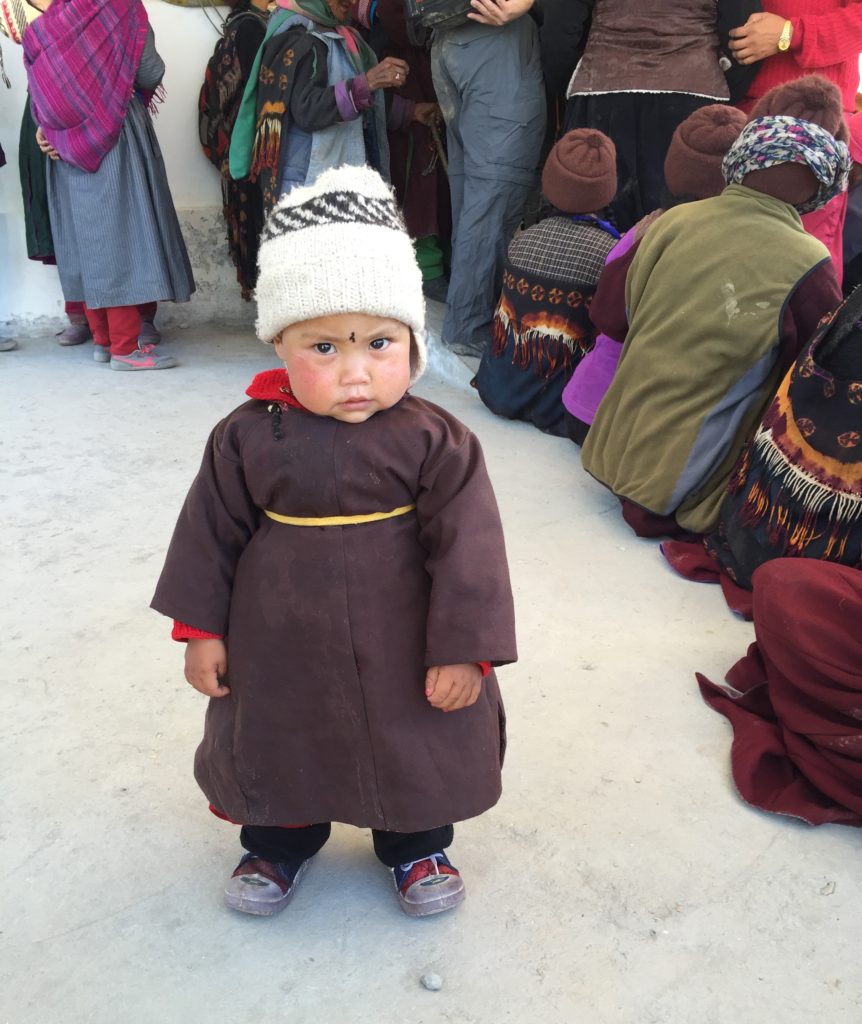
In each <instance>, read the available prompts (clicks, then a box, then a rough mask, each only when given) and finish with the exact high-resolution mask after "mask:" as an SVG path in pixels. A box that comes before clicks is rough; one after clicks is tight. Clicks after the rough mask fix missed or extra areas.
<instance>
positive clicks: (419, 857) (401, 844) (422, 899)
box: [372, 825, 466, 917]
mask: <svg viewBox="0 0 862 1024" xmlns="http://www.w3.org/2000/svg"><path fill="white" fill-rule="evenodd" d="M453 833H454V829H453V827H452V826H451V825H441V826H440V827H438V828H431V829H428V830H427V831H424V832H383V831H380V830H378V829H375V830H374V831H373V833H372V834H373V837H374V852H375V853H376V854H377V857H378V859H379V860H380V861H382V862H383V863H384V864H385V865H386V866H387V867H389V868H391V869H392V873H393V875H394V878H395V888H396V891H397V893H398V902H399V904H400V906H401V909H402V910H403V911H404V913H405V914H409V915H410V916H411V917H427V916H428V915H429V914H439V913H442V911H444V910H450V909H451V908H452V907H456V906H457V905H458V904H459V903H462V902H463V900H464V897H465V895H466V893H465V890H464V882H463V880H462V878H461V875H460V874H459V872H458V870H457V868H455V867H453V866H452V864H451V862H450V861H449V858H448V857H447V856H446V854H445V853H444V852H443V851H444V850H445V849H446V848H447V847H448V846H450V845H451V843H452V837H453Z"/></svg>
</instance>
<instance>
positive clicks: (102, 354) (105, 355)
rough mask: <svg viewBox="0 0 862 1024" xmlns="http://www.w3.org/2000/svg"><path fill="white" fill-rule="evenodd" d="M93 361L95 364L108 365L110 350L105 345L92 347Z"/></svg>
mask: <svg viewBox="0 0 862 1024" xmlns="http://www.w3.org/2000/svg"><path fill="white" fill-rule="evenodd" d="M93 359H94V361H95V362H97V363H110V361H111V350H110V348H109V347H108V346H107V345H94V346H93Z"/></svg>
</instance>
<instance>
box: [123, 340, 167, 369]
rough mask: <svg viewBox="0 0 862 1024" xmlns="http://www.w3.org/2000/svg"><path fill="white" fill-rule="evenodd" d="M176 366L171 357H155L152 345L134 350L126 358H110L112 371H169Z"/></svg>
mask: <svg viewBox="0 0 862 1024" xmlns="http://www.w3.org/2000/svg"><path fill="white" fill-rule="evenodd" d="M176 365H177V361H176V359H174V357H173V356H157V355H156V354H155V352H154V350H153V346H152V345H144V346H143V347H139V348H136V349H135V350H134V352H130V353H129V355H127V356H111V369H112V370H170V368H171V367H172V366H176Z"/></svg>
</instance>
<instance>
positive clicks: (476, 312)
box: [442, 175, 530, 356]
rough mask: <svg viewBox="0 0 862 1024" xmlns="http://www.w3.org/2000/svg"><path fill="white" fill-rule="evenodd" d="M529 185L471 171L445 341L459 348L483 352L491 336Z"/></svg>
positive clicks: (454, 255)
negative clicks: (503, 280)
mask: <svg viewBox="0 0 862 1024" xmlns="http://www.w3.org/2000/svg"><path fill="white" fill-rule="evenodd" d="M529 194H530V186H529V185H525V184H519V183H515V182H509V181H499V180H496V181H495V180H493V179H488V178H484V177H481V176H471V175H468V176H466V178H465V181H464V201H463V205H462V208H461V217H460V223H459V229H458V233H457V234H456V235H455V236H454V237H453V239H452V272H451V275H450V279H449V291H448V297H447V302H448V305H449V308H448V309H447V311H446V318H445V320H444V321H443V331H442V334H443V342H444V344H446V345H447V346H448V347H449V348H452V349H453V350H454V351H456V352H464V353H466V354H468V355H477V356H481V355H482V352H483V351H484V349H485V345H486V343H487V341H488V339H489V338H490V336H491V322H492V320H493V318H494V308H495V306H496V303H497V299H498V298H499V295H500V288H501V285H502V279H503V266H504V264H505V261H506V250H507V248H508V245H509V241H510V240H511V238H512V235H513V234H514V232H515V229H516V228H517V226H518V224H519V223H520V221H521V217H522V214H523V209H524V203H525V202H526V200H527V197H528V196H529Z"/></svg>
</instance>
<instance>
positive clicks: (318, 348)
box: [314, 341, 335, 356]
mask: <svg viewBox="0 0 862 1024" xmlns="http://www.w3.org/2000/svg"><path fill="white" fill-rule="evenodd" d="M314 351H315V352H319V353H320V354H321V355H322V356H328V355H330V354H331V353H332V352H334V351H335V346H334V345H333V344H332V342H331V341H318V343H317V344H316V345H315V346H314Z"/></svg>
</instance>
